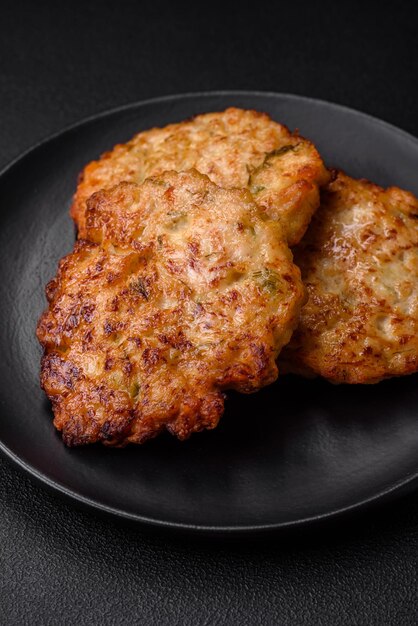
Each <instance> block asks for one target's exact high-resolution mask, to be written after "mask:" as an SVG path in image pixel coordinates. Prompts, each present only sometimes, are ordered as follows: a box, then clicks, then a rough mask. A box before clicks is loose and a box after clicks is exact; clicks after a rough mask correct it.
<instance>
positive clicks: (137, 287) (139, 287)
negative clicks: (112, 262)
mask: <svg viewBox="0 0 418 626" xmlns="http://www.w3.org/2000/svg"><path fill="white" fill-rule="evenodd" d="M130 288H131V290H132V291H134V292H136V293H139V294H140V295H141V296H142V297H143V298H144V299H145V300H148V298H149V291H148V289H147V286H146V284H145V281H144V279H143V278H137V279H136V280H133V281H132V282H131V284H130Z"/></svg>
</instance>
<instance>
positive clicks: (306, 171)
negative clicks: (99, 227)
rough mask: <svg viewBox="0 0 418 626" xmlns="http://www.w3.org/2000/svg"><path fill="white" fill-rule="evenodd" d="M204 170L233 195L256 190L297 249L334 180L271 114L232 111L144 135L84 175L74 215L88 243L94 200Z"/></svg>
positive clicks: (259, 201) (313, 151) (305, 145)
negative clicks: (120, 187) (322, 189)
mask: <svg viewBox="0 0 418 626" xmlns="http://www.w3.org/2000/svg"><path fill="white" fill-rule="evenodd" d="M190 168H196V169H197V170H198V171H199V172H201V173H202V174H206V175H207V176H209V178H210V179H211V180H212V181H213V182H214V183H216V184H217V185H219V186H220V187H223V188H225V189H230V188H234V187H237V188H240V189H244V188H247V189H249V190H250V191H251V192H252V194H253V196H254V199H255V201H256V203H257V205H258V206H259V207H260V208H262V209H263V210H264V211H266V212H267V213H268V215H269V216H271V217H273V218H274V219H277V220H279V221H280V223H281V226H282V229H283V231H284V232H285V234H286V237H287V240H288V242H289V245H294V244H296V243H298V242H299V241H300V239H301V238H302V237H303V235H304V233H305V231H306V228H307V226H308V224H309V222H310V219H311V217H312V215H313V213H314V212H315V210H316V209H317V208H318V205H319V191H318V188H319V186H320V185H324V184H325V183H326V182H327V181H328V178H329V174H328V172H327V170H326V168H325V166H324V164H323V162H322V159H321V157H320V156H319V154H318V152H317V150H316V148H315V146H314V145H313V144H312V143H311V142H309V141H307V140H306V139H303V137H300V136H299V135H298V134H297V133H290V132H289V130H288V129H287V128H286V127H285V126H282V125H281V124H278V123H277V122H274V121H273V120H272V119H271V118H270V117H269V116H268V115H266V114H265V113H258V112H257V111H246V110H242V109H236V108H229V109H227V110H226V111H223V112H220V113H206V114H203V115H198V116H196V117H194V118H193V119H191V120H188V121H184V122H180V123H178V124H170V125H169V126H165V127H164V128H153V129H151V130H147V131H144V132H141V133H139V134H138V135H136V136H135V137H133V139H131V140H130V141H128V143H126V144H121V145H117V146H116V147H115V148H113V150H112V151H110V152H107V153H106V154H104V155H103V156H102V157H101V158H100V159H99V160H98V161H92V162H91V163H89V164H88V165H87V166H86V167H85V168H84V170H83V172H82V174H81V175H80V179H79V184H78V188H77V191H76V194H75V196H74V200H73V204H72V208H71V215H72V217H73V219H74V221H75V223H76V225H77V227H78V232H79V237H80V238H85V237H86V221H85V211H86V202H87V199H88V198H89V196H91V195H92V194H93V193H94V192H96V191H99V190H100V189H105V188H109V187H112V186H113V185H115V184H117V183H119V182H122V181H127V182H136V183H141V182H143V181H144V179H146V178H148V177H149V176H155V175H158V174H161V172H164V171H166V170H176V171H184V170H188V169H190Z"/></svg>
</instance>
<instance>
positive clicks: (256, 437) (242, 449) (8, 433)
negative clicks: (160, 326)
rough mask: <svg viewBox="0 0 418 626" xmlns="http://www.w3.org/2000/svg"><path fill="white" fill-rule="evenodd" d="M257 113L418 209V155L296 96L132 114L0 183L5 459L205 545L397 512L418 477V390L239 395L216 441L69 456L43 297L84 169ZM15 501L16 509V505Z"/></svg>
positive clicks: (114, 117)
mask: <svg viewBox="0 0 418 626" xmlns="http://www.w3.org/2000/svg"><path fill="white" fill-rule="evenodd" d="M231 105H235V106H240V107H245V108H255V109H259V110H264V111H267V112H268V113H270V114H271V115H272V116H273V118H275V119H276V120H278V121H280V122H284V123H286V124H287V125H288V126H290V128H295V127H297V128H299V129H300V131H301V133H302V134H304V135H306V136H307V137H309V138H311V139H312V140H313V141H315V142H316V143H317V146H318V148H319V150H320V151H321V152H322V154H323V156H324V158H325V160H326V162H327V164H328V165H330V166H338V167H340V168H343V169H345V170H346V171H347V173H349V174H351V175H353V176H362V177H367V178H370V179H371V180H374V181H375V182H377V183H380V184H382V185H389V184H396V185H399V186H401V187H404V188H406V189H410V190H411V191H413V192H414V193H415V194H418V177H417V171H418V141H417V140H416V139H414V138H413V137H411V136H409V135H407V134H406V133H404V132H402V131H400V130H398V129H396V128H394V127H392V126H389V125H388V124H385V123H383V122H380V121H378V120H376V119H373V118H371V117H369V116H366V115H363V114H361V113H358V112H355V111H352V110H349V109H346V108H343V107H340V106H336V105H333V104H329V103H325V102H320V101H316V100H309V99H306V98H300V97H295V96H289V95H279V94H263V93H242V92H236V93H233V92H232V93H229V92H228V93H212V94H192V95H182V96H176V97H169V98H162V99H158V100H152V101H147V102H143V103H139V104H135V105H133V106H128V107H124V108H122V109H118V110H116V111H111V112H110V113H105V114H103V115H99V116H97V117H95V118H93V119H90V120H87V121H86V122H84V123H82V124H80V125H77V126H75V127H72V128H70V129H69V130H66V131H65V132H63V133H62V134H60V135H58V136H55V137H53V138H52V139H50V140H49V141H47V142H45V143H43V144H41V145H39V146H37V147H35V148H34V149H33V150H31V151H29V152H28V153H26V154H25V155H24V156H23V157H21V158H20V159H19V160H18V161H16V162H14V163H13V164H12V165H11V166H10V167H9V168H7V169H6V170H5V171H4V172H3V173H2V175H1V176H0V206H1V208H2V211H1V217H0V220H1V224H0V239H1V241H0V254H1V270H0V290H1V297H0V311H1V317H2V325H1V338H0V341H1V354H2V359H1V363H0V403H1V404H0V406H1V421H0V447H1V449H2V450H3V451H4V452H5V453H6V454H7V455H8V456H10V457H11V458H13V459H14V460H15V461H16V462H17V463H18V464H19V465H20V466H22V467H24V468H25V469H26V470H28V471H29V472H30V473H31V474H32V475H34V476H36V477H37V478H38V479H41V480H42V481H43V482H45V483H47V484H48V485H50V486H52V487H54V488H56V489H58V490H59V491H61V492H63V493H65V494H67V495H69V496H72V497H73V498H76V499H77V500H79V501H82V502H84V503H87V504H89V505H91V506H93V507H97V508H99V509H102V510H105V511H108V512H111V513H114V514H117V515H120V516H123V517H126V518H130V519H133V520H137V521H141V522H148V523H151V524H156V525H163V526H171V527H180V528H188V529H191V530H192V529H193V530H206V531H242V530H263V529H269V528H278V527H286V526H291V525H295V524H302V523H306V522H308V521H312V520H318V519H320V518H324V517H329V516H332V515H335V514H337V513H341V512H342V511H346V510H351V509H353V508H356V507H359V506H360V505H364V504H366V503H368V502H371V501H374V500H376V499H378V498H381V497H383V496H386V497H387V496H388V495H390V494H393V493H394V492H395V491H397V490H398V489H399V488H400V487H402V486H403V487H404V486H405V485H407V484H408V485H409V486H411V485H412V483H413V481H415V480H416V478H417V474H418V419H417V417H418V416H417V407H418V387H417V377H416V376H410V377H406V378H403V379H398V380H391V381H387V382H384V383H380V384H379V385H376V386H339V387H336V386H332V385H330V384H328V383H326V382H324V381H321V380H317V381H305V380H302V379H299V378H296V377H287V378H286V377H283V379H281V380H279V382H278V383H276V384H275V385H273V386H271V387H270V388H267V389H264V390H263V391H261V392H260V393H258V394H255V395H253V396H239V395H238V394H231V395H230V398H229V400H228V402H227V406H226V413H225V416H224V418H223V419H222V421H221V424H220V426H219V427H218V429H216V430H215V431H211V432H206V433H202V434H199V435H195V436H194V437H192V438H191V439H190V440H189V441H187V442H185V443H179V442H178V441H176V440H174V439H172V438H170V437H169V436H168V435H167V436H163V437H160V438H159V439H156V440H154V441H151V442H149V443H147V444H146V445H144V446H143V447H130V448H128V449H125V450H112V449H106V448H101V447H90V448H82V449H72V450H69V449H67V448H66V447H65V446H64V445H63V444H62V442H61V439H60V437H59V435H58V434H57V433H56V432H55V430H54V428H53V426H52V415H51V411H50V407H49V403H48V402H47V401H46V399H45V396H44V394H43V393H42V391H41V390H40V388H39V384H38V376H39V359H40V355H41V350H40V347H39V346H38V343H37V341H36V338H35V327H36V322H37V319H38V317H39V315H40V313H41V311H42V310H43V308H44V306H45V300H44V285H45V283H46V282H47V281H48V279H50V278H51V277H52V276H53V275H54V273H55V271H56V266H57V261H58V259H59V258H60V257H61V256H63V255H64V254H65V253H67V252H68V251H70V249H71V247H72V245H73V241H74V229H73V226H72V222H71V220H70V218H69V216H68V208H69V203H70V199H71V195H72V193H73V191H74V188H75V184H76V177H77V174H78V173H79V171H80V170H81V168H82V166H83V165H84V164H85V163H86V162H87V161H89V160H91V159H93V158H95V157H97V156H98V155H99V154H100V153H101V152H102V151H104V150H106V149H109V148H111V147H112V146H113V145H114V144H115V143H117V142H120V141H125V140H127V139H128V138H130V137H131V135H133V134H134V133H135V132H137V131H139V130H142V129H146V128H149V127H150V126H154V125H164V124H167V123H168V122H175V121H179V120H182V119H184V118H187V117H190V116H191V115H193V114H195V113H199V112H204V111H214V110H221V109H224V108H225V107H227V106H231ZM16 497H17V496H16Z"/></svg>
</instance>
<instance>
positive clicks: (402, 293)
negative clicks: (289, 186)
mask: <svg viewBox="0 0 418 626" xmlns="http://www.w3.org/2000/svg"><path fill="white" fill-rule="evenodd" d="M295 263H296V264H297V265H298V266H299V267H300V268H301V270H302V278H303V280H304V283H305V285H306V287H307V290H308V302H307V304H305V306H304V307H303V309H302V313H301V320H300V323H299V326H298V328H297V330H296V332H295V333H294V335H293V337H292V340H291V342H290V344H289V346H288V347H287V348H286V349H285V350H284V351H283V353H282V355H281V360H282V365H283V368H285V369H286V370H288V371H291V372H294V373H301V374H305V375H316V374H319V375H321V376H324V377H325V378H327V379H329V380H330V381H332V382H335V383H344V382H345V383H375V382H378V381H380V380H382V379H384V378H388V377H391V376H400V375H402V374H410V373H413V372H416V371H418V199H417V198H415V197H414V196H413V195H412V194H411V193H408V192H407V191H402V190H401V189H398V188H396V187H390V188H388V189H386V190H385V189H382V188H381V187H378V186H377V185H374V184H373V183H370V182H368V181H366V180H353V179H352V178H350V177H348V176H346V175H344V174H343V173H338V175H337V177H336V179H335V180H334V181H333V182H332V183H330V184H329V186H328V187H327V188H326V189H325V191H324V192H323V198H322V202H321V207H320V209H319V210H318V211H317V213H316V214H315V216H314V218H313V220H312V223H311V225H310V227H309V229H308V232H307V234H306V236H305V238H304V240H303V241H302V242H301V243H300V244H299V246H297V248H296V249H295Z"/></svg>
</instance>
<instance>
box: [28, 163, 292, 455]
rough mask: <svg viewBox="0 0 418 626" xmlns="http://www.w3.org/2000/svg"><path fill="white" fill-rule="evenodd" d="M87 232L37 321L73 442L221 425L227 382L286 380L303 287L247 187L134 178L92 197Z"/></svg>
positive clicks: (50, 390) (46, 380) (178, 177)
mask: <svg viewBox="0 0 418 626" xmlns="http://www.w3.org/2000/svg"><path fill="white" fill-rule="evenodd" d="M86 232H87V236H88V237H89V239H90V241H85V240H79V241H78V242H77V244H76V246H75V249H74V251H73V252H72V253H71V254H69V255H68V256H67V257H65V258H64V259H63V260H62V261H61V262H60V265H59V271H58V275H57V277H56V278H54V279H53V280H52V281H51V282H50V283H49V285H48V287H47V297H48V301H49V308H48V310H47V311H46V312H45V313H44V315H43V316H42V318H41V320H40V322H39V325H38V338H39V340H40V342H41V344H42V345H43V347H44V351H45V352H44V357H43V361H42V374H41V383H42V387H43V388H44V389H45V391H46V393H47V394H48V396H49V397H50V399H51V400H52V403H53V408H54V413H55V422H54V423H55V425H56V427H57V428H58V430H60V431H62V434H63V439H64V441H65V442H66V443H67V444H68V445H80V444H85V443H92V442H96V441H101V442H103V443H106V444H108V445H118V446H121V445H125V444H127V443H129V442H133V443H141V442H143V441H145V440H146V439H149V438H150V437H154V436H155V435H157V434H158V433H159V432H161V431H162V430H164V429H167V430H169V431H170V432H171V433H173V434H174V435H176V436H177V437H178V438H179V439H185V438H187V437H188V436H189V435H190V434H191V433H193V432H196V431H199V430H202V429H205V428H214V427H215V426H216V424H217V422H218V420H219V418H220V416H221V414H222V412H223V404H224V395H223V391H224V390H226V389H236V390H238V391H241V392H244V393H249V392H253V391H256V390H257V389H259V388H260V387H262V386H264V385H267V384H269V383H271V382H272V381H274V380H275V378H276V377H277V366H276V362H275V359H276V357H277V355H278V352H279V351H280V349H281V347H282V346H283V345H284V344H285V343H287V341H288V340H289V338H290V335H291V333H292V330H293V329H294V327H295V325H296V323H297V318H298V315H299V311H300V307H301V304H302V300H303V298H304V290H303V286H302V283H301V280H300V272H299V270H298V268H297V267H296V266H295V265H294V264H293V262H292V255H291V253H290V251H289V249H288V247H287V245H286V244H285V243H284V242H283V239H282V238H281V232H280V227H279V225H278V224H277V223H276V222H274V221H273V220H270V219H266V218H265V216H262V215H261V214H260V211H259V210H258V208H257V206H256V205H255V203H254V202H253V199H252V196H251V194H250V193H249V192H248V191H244V190H224V189H220V188H218V187H217V186H216V185H214V184H213V183H211V182H210V181H209V179H208V178H207V177H206V176H203V175H201V174H199V173H198V172H196V171H191V172H188V173H182V174H177V173H175V172H168V173H165V174H163V175H161V176H160V177H156V178H153V179H149V180H147V181H146V182H145V183H143V184H142V185H140V186H138V185H136V184H133V183H121V184H120V185H118V186H116V187H114V188H112V189H111V190H108V191H101V192H98V193H97V194H95V195H94V196H93V198H92V199H91V200H90V201H89V208H88V215H87V231H86Z"/></svg>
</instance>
